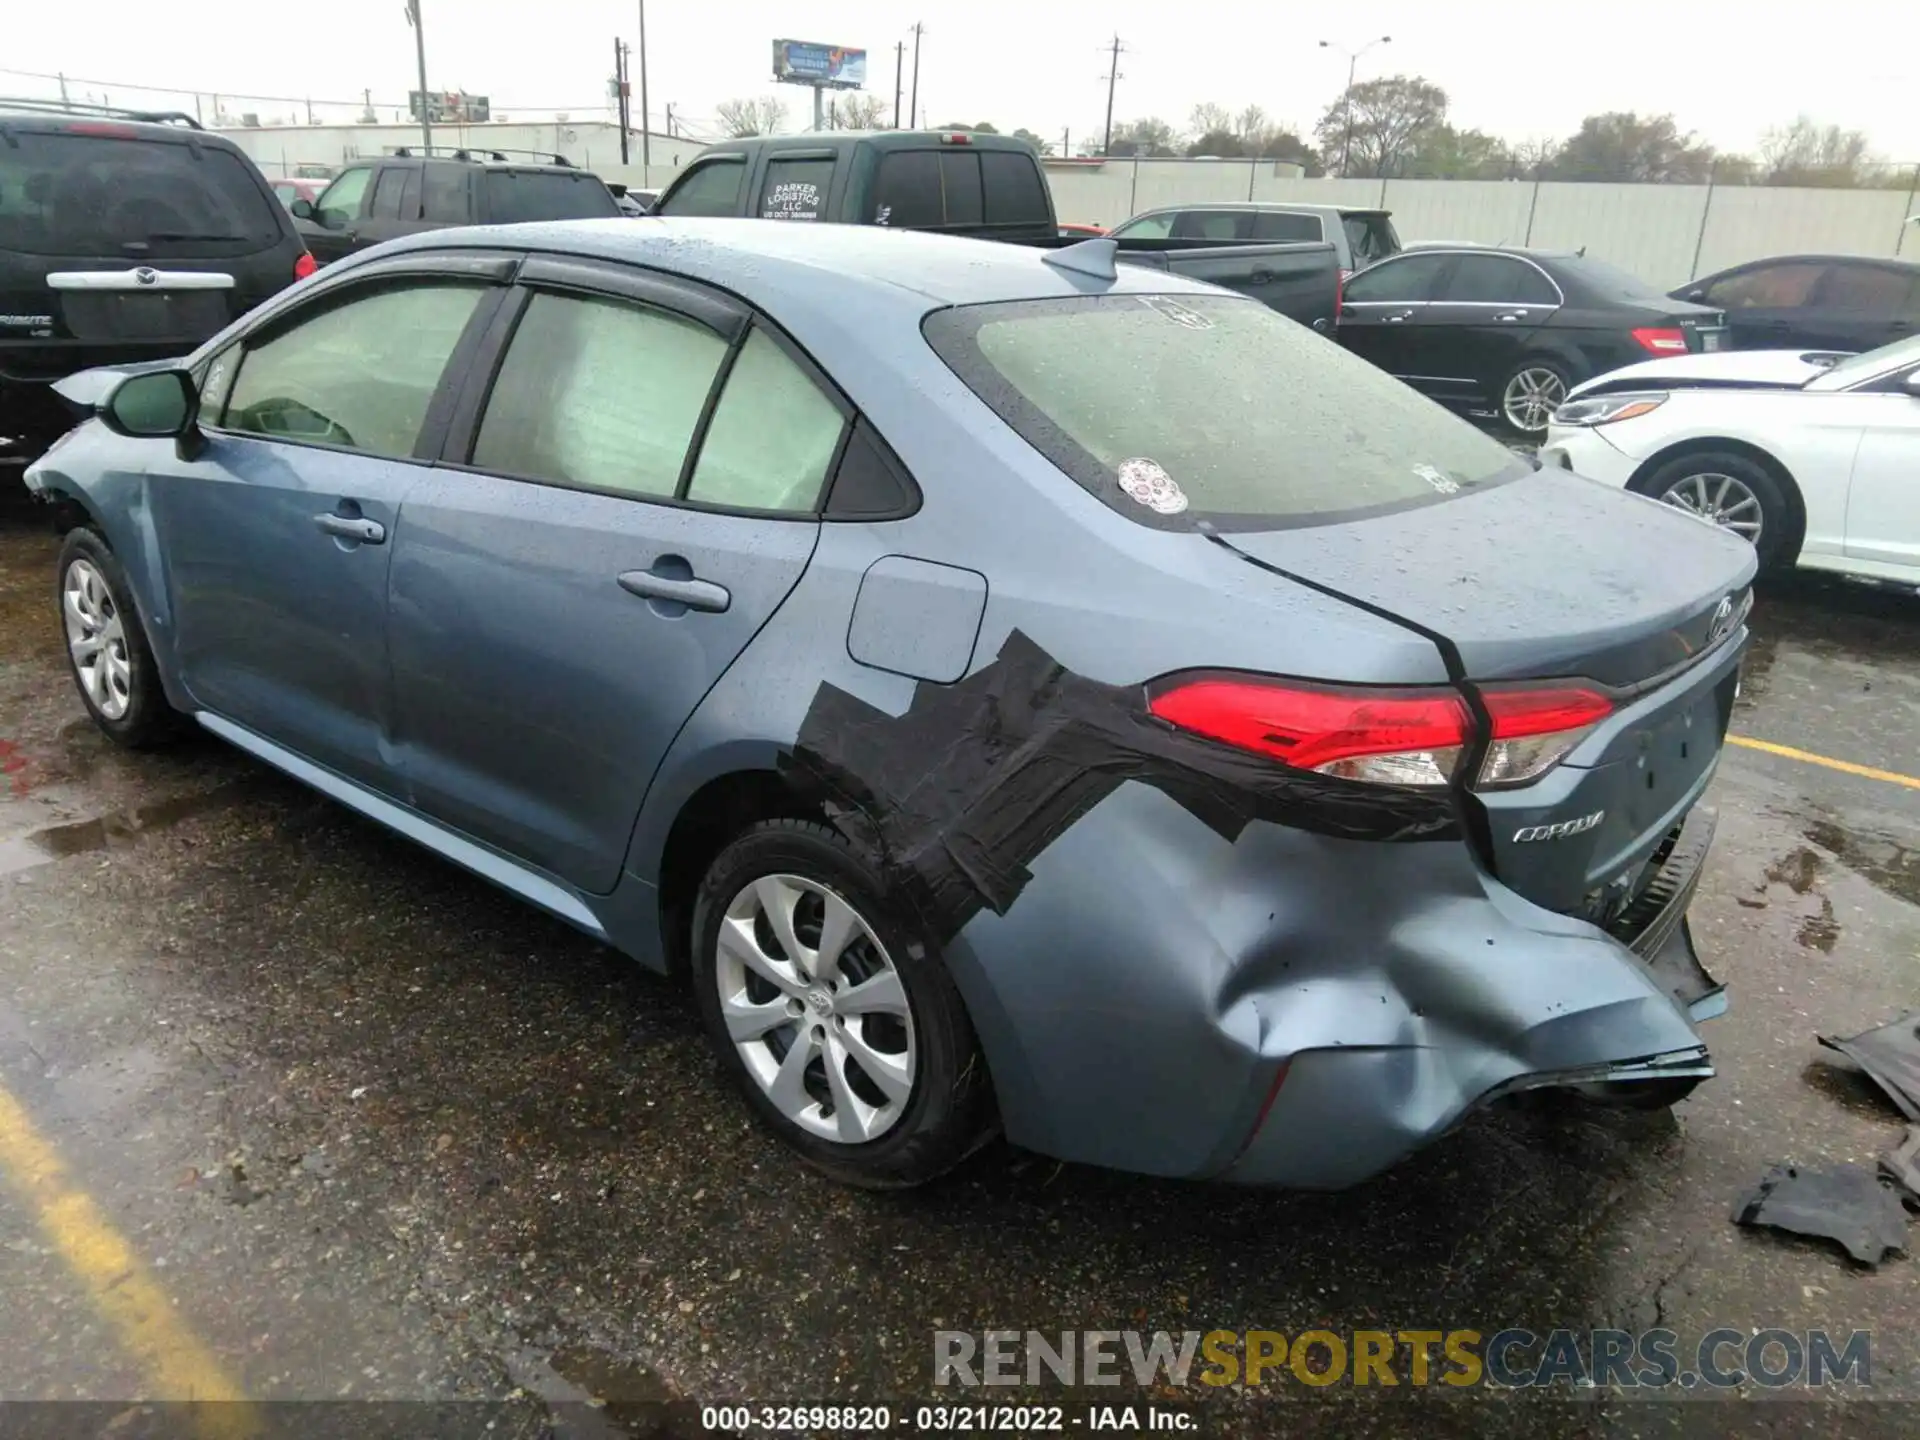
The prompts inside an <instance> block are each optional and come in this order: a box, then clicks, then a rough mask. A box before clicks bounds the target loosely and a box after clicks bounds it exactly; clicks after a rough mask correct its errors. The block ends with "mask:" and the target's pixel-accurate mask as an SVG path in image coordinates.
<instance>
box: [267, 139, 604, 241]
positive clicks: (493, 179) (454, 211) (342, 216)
mask: <svg viewBox="0 0 1920 1440" xmlns="http://www.w3.org/2000/svg"><path fill="white" fill-rule="evenodd" d="M529 153H530V152H529ZM291 209H292V213H293V216H294V219H295V222H296V223H297V224H298V226H299V228H300V235H301V238H303V239H304V240H305V241H306V242H307V248H308V249H309V250H311V251H313V254H314V258H315V259H317V260H318V261H319V262H320V263H321V264H323V265H324V264H327V263H329V262H330V261H334V260H338V259H340V258H341V257H342V256H345V255H351V254H352V253H353V252H354V251H356V250H364V249H366V248H367V247H368V246H369V245H378V244H379V243H380V242H381V241H382V240H392V239H395V238H396V237H398V236H401V235H413V234H416V233H417V232H419V231H421V230H444V229H445V228H447V227H448V226H449V225H511V224H513V223H515V222H517V221H521V220H593V219H599V218H602V217H606V216H618V215H619V214H620V213H621V210H620V204H619V202H618V201H617V200H615V199H614V196H613V192H612V191H611V190H609V189H608V188H607V186H606V183H605V182H604V181H602V180H601V179H600V177H599V176H597V175H594V174H591V173H590V172H588V171H585V170H579V169H576V168H575V167H574V166H572V165H570V164H568V163H567V161H566V160H565V158H563V157H562V156H559V155H554V156H551V157H549V163H546V164H520V163H515V162H514V161H512V160H509V159H508V152H506V151H502V150H454V149H449V150H448V151H447V152H446V154H445V156H444V157H443V156H442V155H441V153H440V147H439V146H435V147H434V150H433V153H432V154H422V153H419V152H418V151H416V150H415V149H412V148H408V149H402V150H396V151H395V152H394V153H393V154H392V155H390V156H385V157H383V158H381V159H379V160H368V161H364V162H362V163H360V164H356V165H349V166H348V167H347V168H346V169H344V170H342V171H341V172H340V173H339V174H338V175H336V176H334V178H333V183H332V184H331V185H329V186H327V188H326V189H325V190H324V191H323V192H322V193H321V195H320V198H319V199H318V200H315V201H313V202H312V203H311V204H309V203H307V202H306V201H304V200H296V201H294V202H293V205H292V207H291Z"/></svg>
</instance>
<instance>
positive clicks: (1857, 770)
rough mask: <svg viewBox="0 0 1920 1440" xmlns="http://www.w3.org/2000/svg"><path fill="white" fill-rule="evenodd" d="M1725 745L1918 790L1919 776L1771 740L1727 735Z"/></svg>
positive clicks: (1919, 784)
mask: <svg viewBox="0 0 1920 1440" xmlns="http://www.w3.org/2000/svg"><path fill="white" fill-rule="evenodd" d="M1727 743H1728V744H1729V745H1739V746H1742V747H1743V748H1745V749H1748V750H1761V751H1764V752H1765V753H1766V754H1768V755H1779V756H1781V757H1782V758H1784V759H1787V760H1804V761H1805V762H1806V763H1807V764H1809V765H1824V766H1825V767H1826V768H1827V769H1829V770H1838V771H1839V772H1840V773H1841V774H1842V775H1858V776H1860V777H1861V778H1862V779H1864V780H1884V781H1885V782H1886V783H1887V784H1889V785H1904V786H1906V787H1907V788H1908V789H1909V790H1920V775H1902V774H1901V773H1900V772H1899V771H1897V770H1876V769H1875V768H1874V767H1873V766H1871V765H1856V764H1854V763H1853V762H1852V761H1851V760H1835V759H1834V758H1833V757H1832V756H1831V755H1816V754H1814V753H1813V752H1812V751H1811V750H1796V749H1794V748H1793V746H1791V745H1776V744H1774V743H1773V742H1772V741H1771V740H1749V739H1748V738H1747V737H1746V736H1744V735H1729V736H1727Z"/></svg>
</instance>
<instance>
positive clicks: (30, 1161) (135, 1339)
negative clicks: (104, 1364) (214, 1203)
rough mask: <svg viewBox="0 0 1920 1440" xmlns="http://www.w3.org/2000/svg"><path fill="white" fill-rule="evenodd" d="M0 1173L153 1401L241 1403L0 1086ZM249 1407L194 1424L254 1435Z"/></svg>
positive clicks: (219, 1409) (220, 1409)
mask: <svg viewBox="0 0 1920 1440" xmlns="http://www.w3.org/2000/svg"><path fill="white" fill-rule="evenodd" d="M0 1172H4V1174H5V1176H6V1178H7V1179H9V1180H11V1181H12V1182H13V1185H14V1188H15V1189H17V1190H18V1191H19V1193H20V1196H21V1198H22V1199H23V1200H24V1201H25V1202H26V1205H27V1207H28V1209H30V1210H31V1211H32V1212H33V1216H34V1219H35V1220H37V1221H38V1222H39V1225H40V1229H41V1231H42V1233H44V1234H45V1235H46V1237H47V1239H48V1240H49V1241H50V1242H51V1243H52V1245H53V1247H54V1249H55V1250H56V1251H58V1252H59V1254H60V1257H61V1259H63V1260H64V1261H66V1263H67V1266H68V1268H69V1269H71V1270H72V1271H73V1273H74V1274H75V1275H76V1276H78V1277H79V1279H80V1281H81V1282H82V1283H83V1284H84V1285H85V1286H86V1289H87V1293H88V1295H89V1297H90V1298H91V1299H92V1301H93V1304H94V1307H95V1308H96V1309H97V1310H98V1311H99V1312H100V1313H101V1315H103V1316H104V1317H105V1318H106V1319H107V1321H108V1322H109V1323H110V1324H111V1325H112V1326H113V1328H114V1330H115V1331H116V1332H117V1334H118V1336H119V1339H120V1343H121V1345H122V1346H123V1347H124V1348H125V1349H126V1351H127V1352H128V1353H129V1354H130V1355H131V1356H132V1357H133V1358H135V1359H137V1360H138V1361H139V1362H140V1364H141V1366H142V1367H143V1368H144V1370H145V1371H146V1374H147V1378H148V1380H149V1381H150V1382H151V1384H152V1386H153V1393H152V1395H151V1397H150V1398H152V1399H154V1400H193V1401H224V1402H237V1401H244V1399H245V1396H244V1394H243V1393H242V1391H241V1389H240V1387H239V1386H238V1385H236V1384H235V1383H234V1382H233V1381H232V1380H231V1379H229V1378H228V1377H227V1374H226V1372H225V1371H224V1370H223V1369H222V1368H221V1366H220V1362H219V1361H218V1360H216V1359H215V1358H214V1357H213V1354H212V1353H211V1352H210V1351H209V1350H208V1349H207V1348H206V1346H205V1345H203V1344H201V1343H200V1341H199V1340H198V1339H196V1338H195V1337H194V1335H193V1334H192V1332H191V1331H189V1330H188V1329H187V1327H186V1326H185V1325H184V1324H183V1323H182V1322H181V1319H180V1317H179V1315H178V1314H177V1313H176V1312H175V1310H174V1308H173V1302H172V1301H171V1300H170V1299H169V1298H168V1297H167V1294H166V1292H165V1291H163V1290H162V1289H161V1288H160V1286H159V1285H158V1284H157V1283H156V1282H155V1280H154V1278H153V1276H152V1275H151V1274H149V1273H148V1271H147V1268H146V1266H145V1265H144V1264H142V1263H141V1261H140V1258H139V1257H138V1256H137V1255H135V1254H134V1251H133V1247H132V1246H131V1245H129V1244H128V1243H127V1242H126V1241H125V1240H124V1239H122V1238H121V1236H120V1235H119V1233H118V1232H117V1231H115V1230H114V1228H113V1226H112V1225H111V1224H110V1223H109V1222H108V1220H107V1218H106V1216H104V1215H103V1214H101V1213H100V1207H99V1206H98V1205H96V1204H94V1202H93V1200H92V1198H91V1197H90V1196H88V1195H87V1193H86V1192H85V1191H84V1190H82V1189H80V1188H79V1186H77V1185H76V1184H74V1183H73V1180H72V1178H71V1177H70V1176H69V1174H68V1172H67V1167H66V1165H65V1164H64V1163H63V1162H62V1161H61V1159H60V1157H59V1155H58V1154H57V1153H55V1151H54V1148H53V1146H51V1145H50V1144H48V1143H47V1141H46V1140H45V1139H43V1138H42V1137H41V1135H40V1133H39V1131H37V1130H36V1129H34V1126H33V1122H32V1120H31V1119H29V1118H28V1115H27V1112H26V1111H25V1110H24V1109H22V1108H21V1106H20V1103H19V1101H17V1100H15V1099H14V1098H13V1096H12V1095H10V1094H8V1093H7V1091H6V1090H5V1089H4V1088H0ZM251 1410H252V1407H250V1406H248V1405H245V1404H235V1403H225V1404H215V1405H209V1406H206V1407H205V1408H204V1409H201V1410H200V1411H199V1412H198V1413H197V1415H196V1419H197V1420H198V1421H199V1422H200V1424H199V1429H200V1430H201V1431H202V1432H203V1433H208V1434H213V1435H221V1436H237V1435H242V1434H247V1433H255V1434H257V1433H258V1431H259V1426H258V1424H257V1417H255V1416H254V1415H253V1414H252V1413H251Z"/></svg>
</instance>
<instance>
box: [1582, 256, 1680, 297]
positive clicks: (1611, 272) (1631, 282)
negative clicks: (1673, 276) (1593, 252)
mask: <svg viewBox="0 0 1920 1440" xmlns="http://www.w3.org/2000/svg"><path fill="white" fill-rule="evenodd" d="M1558 263H1559V265H1560V268H1561V269H1562V270H1563V271H1564V272H1565V273H1566V275H1567V276H1568V277H1569V278H1570V279H1573V280H1576V281H1578V282H1579V283H1580V284H1582V285H1584V286H1586V287H1587V289H1589V290H1591V291H1592V292H1593V293H1594V294H1596V295H1599V296H1601V297H1603V298H1605V299H1608V300H1651V301H1654V302H1655V303H1657V304H1660V305H1665V304H1667V303H1668V302H1667V297H1666V296H1665V295H1663V294H1662V293H1661V292H1660V291H1659V290H1656V289H1655V288H1654V287H1653V286H1652V285H1650V284H1648V283H1647V282H1646V281H1645V280H1642V279H1641V278H1640V277H1639V276H1638V275H1635V274H1632V273H1630V272H1629V271H1626V270H1622V269H1619V268H1618V267H1617V266H1613V265H1609V264H1607V262H1606V261H1604V260H1589V259H1588V258H1587V257H1586V256H1584V255H1578V256H1573V257H1571V258H1562V259H1561V260H1560V261H1559V262H1558Z"/></svg>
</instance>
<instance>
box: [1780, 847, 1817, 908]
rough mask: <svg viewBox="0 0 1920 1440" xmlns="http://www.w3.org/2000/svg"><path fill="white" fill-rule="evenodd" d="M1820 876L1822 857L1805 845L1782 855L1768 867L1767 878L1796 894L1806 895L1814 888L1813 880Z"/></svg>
mask: <svg viewBox="0 0 1920 1440" xmlns="http://www.w3.org/2000/svg"><path fill="white" fill-rule="evenodd" d="M1815 843H1818V842H1815ZM1819 876H1820V857H1819V856H1818V855H1816V854H1814V853H1813V851H1811V850H1809V849H1808V848H1807V847H1806V846H1804V845H1802V846H1801V847H1800V848H1799V849H1798V850H1795V851H1793V852H1791V853H1790V854H1786V855H1782V856H1781V857H1780V858H1779V859H1778V860H1776V861H1774V862H1773V864H1771V865H1769V866H1768V867H1767V879H1769V880H1771V881H1773V883H1774V884H1776V885H1784V886H1786V887H1787V888H1788V889H1789V890H1791V891H1793V893H1794V894H1796V895H1804V894H1806V893H1807V892H1808V891H1809V890H1811V889H1813V882H1814V881H1815V880H1817V879H1818V878H1819Z"/></svg>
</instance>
